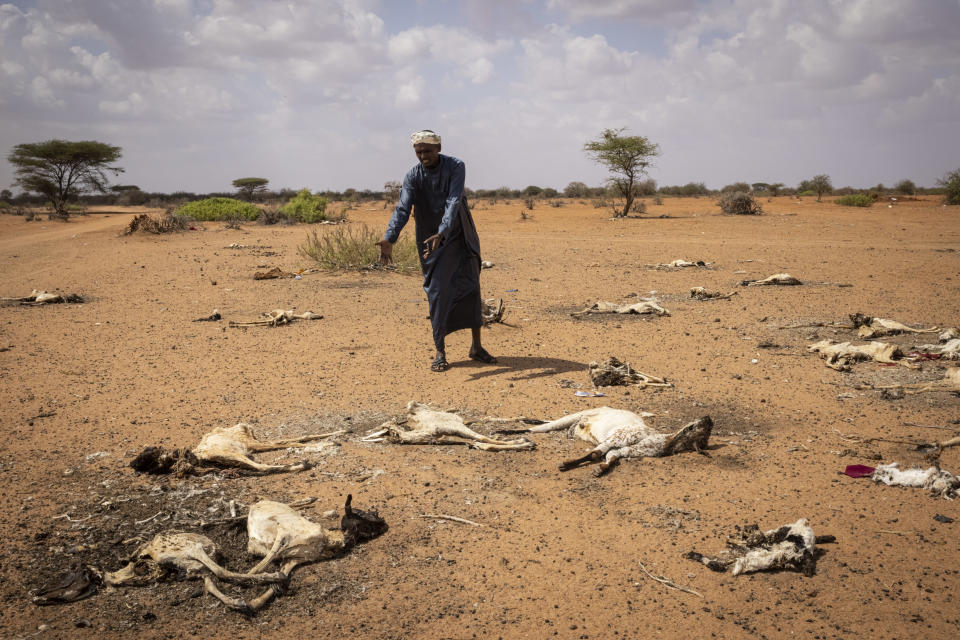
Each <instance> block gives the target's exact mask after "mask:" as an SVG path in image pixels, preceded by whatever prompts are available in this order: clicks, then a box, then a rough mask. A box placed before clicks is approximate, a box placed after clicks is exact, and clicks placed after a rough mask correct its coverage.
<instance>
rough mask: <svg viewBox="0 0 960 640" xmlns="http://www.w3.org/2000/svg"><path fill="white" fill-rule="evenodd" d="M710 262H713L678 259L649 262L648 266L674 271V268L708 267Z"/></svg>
mask: <svg viewBox="0 0 960 640" xmlns="http://www.w3.org/2000/svg"><path fill="white" fill-rule="evenodd" d="M710 264H711V263H709V262H704V261H703V260H683V259H677V260H672V261H670V262H667V263H659V264H648V265H647V268H649V269H658V270H660V271H672V270H674V269H689V268H690V267H699V268H701V269H706V268H707V267H709V266H710Z"/></svg>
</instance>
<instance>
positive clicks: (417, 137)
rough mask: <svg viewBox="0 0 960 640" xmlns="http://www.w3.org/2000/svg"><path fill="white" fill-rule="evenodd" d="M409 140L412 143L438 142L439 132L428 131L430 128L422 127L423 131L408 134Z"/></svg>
mask: <svg viewBox="0 0 960 640" xmlns="http://www.w3.org/2000/svg"><path fill="white" fill-rule="evenodd" d="M410 142H412V143H413V144H420V143H425V144H440V134H438V133H434V132H433V131H430V129H424V130H423V131H417V132H416V133H414V134H412V135H411V136H410Z"/></svg>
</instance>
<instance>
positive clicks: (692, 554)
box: [684, 518, 835, 576]
mask: <svg viewBox="0 0 960 640" xmlns="http://www.w3.org/2000/svg"><path fill="white" fill-rule="evenodd" d="M737 528H738V530H739V531H738V532H737V535H735V536H733V537H731V538H729V539H728V540H727V546H728V547H729V549H728V550H726V551H724V552H723V554H722V555H720V556H718V557H714V558H710V557H707V556H705V555H703V554H702V553H698V552H696V551H689V552H687V553H685V554H684V557H685V558H689V559H690V560H694V561H696V562H700V563H702V564H704V565H706V567H707V568H708V569H710V570H711V571H726V570H727V569H728V568H730V567H731V566H732V567H733V572H732V573H733V575H735V576H737V575H740V574H741V573H753V572H754V571H767V570H771V569H792V570H794V571H799V572H801V573H803V574H804V575H805V576H812V575H813V574H814V571H815V569H816V564H817V555H818V554H817V547H816V545H817V544H823V543H826V542H834V541H835V539H834V537H833V536H815V535H814V533H813V529H811V528H810V525H809V524H808V523H807V520H806V518H800V519H799V520H797V521H796V522H794V523H793V524H785V525H783V526H781V527H777V528H776V529H771V530H769V531H760V528H759V527H758V526H757V525H755V524H754V525H749V526H747V527H744V528H743V529H740V527H737Z"/></svg>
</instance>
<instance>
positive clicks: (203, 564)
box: [103, 532, 287, 612]
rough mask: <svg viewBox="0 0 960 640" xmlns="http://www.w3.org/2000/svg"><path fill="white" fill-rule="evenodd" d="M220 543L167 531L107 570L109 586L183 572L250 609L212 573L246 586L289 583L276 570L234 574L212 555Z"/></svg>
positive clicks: (224, 599)
mask: <svg viewBox="0 0 960 640" xmlns="http://www.w3.org/2000/svg"><path fill="white" fill-rule="evenodd" d="M217 553H218V550H217V546H216V545H215V544H214V543H213V541H211V540H210V539H209V538H207V537H205V536H202V535H200V534H198V533H179V532H167V533H161V534H158V535H157V536H156V537H155V538H154V539H153V540H151V541H150V542H148V543H146V544H144V545H142V546H141V547H140V548H138V549H137V550H136V551H135V552H134V553H133V557H132V558H131V560H130V562H129V563H128V564H127V565H126V566H125V567H122V568H121V569H118V570H117V571H113V572H110V573H106V574H104V576H103V582H104V584H105V585H107V586H111V587H122V586H142V585H147V584H151V583H153V582H155V581H156V580H158V579H159V578H160V577H162V576H163V575H164V573H166V572H167V571H169V570H171V569H172V570H176V571H182V572H185V573H186V576H187V577H188V578H198V577H202V578H203V583H204V587H205V589H206V590H207V592H208V593H210V594H211V595H213V596H214V597H216V598H217V599H218V600H220V601H221V602H223V603H224V604H225V605H227V606H228V607H230V608H231V609H236V610H238V611H244V612H248V611H249V610H250V607H249V606H248V605H247V603H246V602H244V601H243V600H242V599H240V598H231V597H229V596H227V595H225V594H224V593H223V592H222V591H220V589H219V588H218V587H217V585H216V583H215V582H214V580H213V579H212V578H211V574H212V575H213V576H214V577H216V578H219V579H221V580H224V581H227V582H234V583H237V584H243V585H265V584H275V583H280V582H286V581H287V576H286V574H284V573H281V572H275V573H259V574H253V573H252V572H251V573H234V572H233V571H230V570H228V569H225V568H224V567H222V566H220V565H219V564H217V563H216V562H215V561H214V560H213V558H212V556H216V555H217Z"/></svg>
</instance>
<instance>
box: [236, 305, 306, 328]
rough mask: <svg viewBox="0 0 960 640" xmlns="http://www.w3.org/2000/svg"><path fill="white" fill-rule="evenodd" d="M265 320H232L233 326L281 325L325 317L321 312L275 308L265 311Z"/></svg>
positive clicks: (263, 314)
mask: <svg viewBox="0 0 960 640" xmlns="http://www.w3.org/2000/svg"><path fill="white" fill-rule="evenodd" d="M260 315H262V316H264V319H263V320H252V321H250V322H236V321H234V320H231V321H230V326H231V327H264V326H268V327H279V326H280V325H284V324H290V323H291V322H293V321H294V320H320V319H322V318H323V316H322V315H320V314H319V313H314V312H312V311H304V312H303V313H294V312H293V310H292V309H291V310H284V309H274V310H273V311H264V312H263V313H262V314H260Z"/></svg>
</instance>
